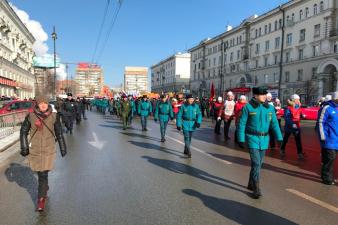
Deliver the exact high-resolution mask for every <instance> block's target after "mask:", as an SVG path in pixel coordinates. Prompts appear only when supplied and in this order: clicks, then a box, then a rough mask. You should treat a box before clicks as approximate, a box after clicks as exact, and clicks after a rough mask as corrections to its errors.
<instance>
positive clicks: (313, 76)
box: [311, 67, 317, 79]
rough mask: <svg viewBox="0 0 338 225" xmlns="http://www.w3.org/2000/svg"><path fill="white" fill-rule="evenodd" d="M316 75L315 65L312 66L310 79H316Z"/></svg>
mask: <svg viewBox="0 0 338 225" xmlns="http://www.w3.org/2000/svg"><path fill="white" fill-rule="evenodd" d="M316 75H317V67H312V76H311V78H312V79H316Z"/></svg>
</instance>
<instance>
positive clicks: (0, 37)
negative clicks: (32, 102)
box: [0, 0, 35, 99]
mask: <svg viewBox="0 0 338 225" xmlns="http://www.w3.org/2000/svg"><path fill="white" fill-rule="evenodd" d="M34 42H35V39H34V37H33V35H32V34H31V33H30V32H29V31H28V29H27V27H26V26H25V25H24V24H23V23H22V21H21V20H20V19H19V17H18V16H17V14H16V13H15V12H14V10H13V9H12V7H11V6H10V5H9V4H8V2H7V1H6V0H0V94H1V95H2V96H14V97H18V98H20V99H24V98H32V97H34V95H35V93H34V92H35V91H34V83H35V80H34V69H33V67H32V60H33V56H34V52H33V44H34Z"/></svg>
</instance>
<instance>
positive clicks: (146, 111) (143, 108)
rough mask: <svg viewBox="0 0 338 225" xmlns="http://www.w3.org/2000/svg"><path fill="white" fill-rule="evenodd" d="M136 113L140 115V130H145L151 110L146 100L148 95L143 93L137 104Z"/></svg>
mask: <svg viewBox="0 0 338 225" xmlns="http://www.w3.org/2000/svg"><path fill="white" fill-rule="evenodd" d="M137 111H138V114H139V115H140V116H141V125H142V131H147V118H148V116H150V114H151V113H152V111H153V108H152V105H151V103H150V102H149V101H148V96H147V95H143V98H142V100H141V102H140V103H139V105H138V110H137Z"/></svg>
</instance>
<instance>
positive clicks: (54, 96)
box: [52, 26, 57, 98]
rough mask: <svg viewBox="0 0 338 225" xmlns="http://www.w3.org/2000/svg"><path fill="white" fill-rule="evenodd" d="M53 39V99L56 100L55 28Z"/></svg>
mask: <svg viewBox="0 0 338 225" xmlns="http://www.w3.org/2000/svg"><path fill="white" fill-rule="evenodd" d="M52 38H53V42H54V91H53V98H56V46H55V43H56V39H57V35H56V33H55V26H54V27H53V33H52Z"/></svg>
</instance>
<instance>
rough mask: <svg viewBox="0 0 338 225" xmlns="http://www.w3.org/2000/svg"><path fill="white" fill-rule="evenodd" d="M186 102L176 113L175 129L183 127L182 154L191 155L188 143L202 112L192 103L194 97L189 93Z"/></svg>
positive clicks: (198, 124)
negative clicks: (183, 143)
mask: <svg viewBox="0 0 338 225" xmlns="http://www.w3.org/2000/svg"><path fill="white" fill-rule="evenodd" d="M186 99H187V102H186V103H184V104H183V105H182V106H181V108H180V111H179V112H178V114H177V120H176V125H177V130H179V131H180V130H181V129H183V134H184V142H185V146H184V154H185V155H188V157H189V158H190V157H191V151H190V144H191V138H192V134H193V132H194V131H195V130H196V128H199V127H200V126H201V123H202V112H201V110H200V107H199V105H197V104H195V103H194V101H195V100H194V97H193V96H192V95H190V94H188V95H187V96H186Z"/></svg>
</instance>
